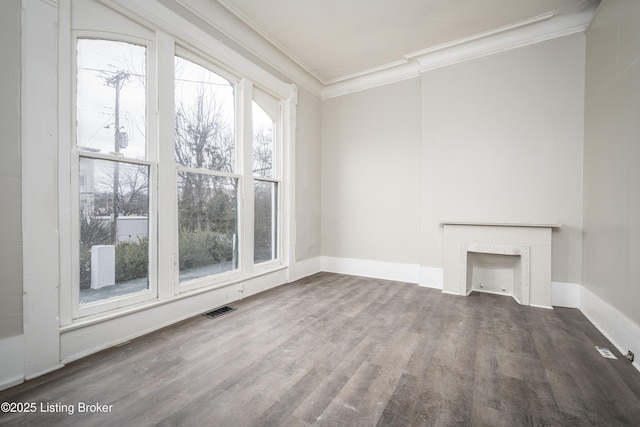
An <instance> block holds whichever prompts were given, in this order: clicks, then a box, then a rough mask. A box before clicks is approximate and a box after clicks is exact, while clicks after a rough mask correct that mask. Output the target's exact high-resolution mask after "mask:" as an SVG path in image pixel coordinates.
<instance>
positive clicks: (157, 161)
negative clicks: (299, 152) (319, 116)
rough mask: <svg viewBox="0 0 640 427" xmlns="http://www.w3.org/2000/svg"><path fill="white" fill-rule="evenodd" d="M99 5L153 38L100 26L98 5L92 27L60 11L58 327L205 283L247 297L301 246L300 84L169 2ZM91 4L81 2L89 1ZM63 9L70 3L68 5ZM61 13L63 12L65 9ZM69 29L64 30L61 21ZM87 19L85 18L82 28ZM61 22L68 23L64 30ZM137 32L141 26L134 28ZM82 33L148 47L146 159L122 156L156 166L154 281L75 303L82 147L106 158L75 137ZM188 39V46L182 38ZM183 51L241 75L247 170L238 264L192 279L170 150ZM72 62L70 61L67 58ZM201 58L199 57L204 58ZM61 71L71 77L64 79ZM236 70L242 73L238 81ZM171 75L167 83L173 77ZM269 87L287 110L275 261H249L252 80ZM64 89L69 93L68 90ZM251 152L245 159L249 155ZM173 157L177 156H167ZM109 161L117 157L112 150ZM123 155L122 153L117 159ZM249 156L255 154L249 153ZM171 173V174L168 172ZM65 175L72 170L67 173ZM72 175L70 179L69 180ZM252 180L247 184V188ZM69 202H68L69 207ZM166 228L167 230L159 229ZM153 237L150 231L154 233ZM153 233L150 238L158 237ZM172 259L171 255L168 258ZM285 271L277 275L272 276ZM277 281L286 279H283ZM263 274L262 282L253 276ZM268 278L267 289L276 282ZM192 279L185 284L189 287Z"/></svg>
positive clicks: (241, 163) (105, 1)
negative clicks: (181, 264)
mask: <svg viewBox="0 0 640 427" xmlns="http://www.w3.org/2000/svg"><path fill="white" fill-rule="evenodd" d="M94 1H95V4H96V5H98V6H100V7H104V6H106V7H107V8H109V9H110V10H112V11H115V12H116V13H120V14H122V15H123V17H126V18H124V19H127V20H129V21H131V25H127V26H126V27H127V28H128V29H131V28H134V27H135V26H136V25H139V26H140V29H141V32H142V33H145V32H151V33H153V34H155V36H154V37H150V38H148V39H147V38H144V37H143V38H141V37H140V36H139V32H138V31H137V30H135V29H134V31H132V34H133V35H129V34H122V33H118V30H119V29H120V28H119V27H118V26H114V31H108V32H107V31H104V28H105V27H109V24H108V22H107V23H105V22H104V21H101V20H100V19H99V18H100V15H99V14H96V17H98V20H97V21H95V22H97V23H98V24H97V25H96V28H97V29H95V30H93V29H89V30H86V29H82V30H80V29H77V30H74V29H73V23H72V21H73V20H72V19H62V20H61V26H60V33H59V34H60V51H59V58H60V61H61V62H60V66H59V70H60V76H61V77H63V78H62V79H61V81H60V86H59V93H60V97H59V110H60V113H59V129H60V130H59V141H60V144H59V150H60V162H59V165H60V168H61V172H60V177H61V178H63V179H61V180H60V182H59V188H60V193H59V202H60V211H59V212H60V217H59V222H60V230H61V237H60V253H61V257H60V259H61V266H60V279H61V289H60V325H61V328H62V330H67V331H73V330H75V329H76V328H79V327H85V326H86V325H92V324H94V323H96V322H103V321H107V320H109V319H116V318H119V317H122V316H126V315H129V314H131V313H135V312H137V311H140V310H146V309H151V308H153V307H158V306H159V305H164V304H167V303H172V302H174V301H175V302H176V310H178V311H179V310H182V309H181V308H178V307H179V305H178V304H177V303H178V302H179V301H180V300H181V299H183V298H185V297H189V296H190V295H199V294H201V293H203V292H210V291H211V292H212V291H214V290H215V289H218V288H222V287H226V286H230V285H234V284H236V285H237V286H238V291H239V292H240V293H239V294H236V293H235V292H234V293H232V294H227V295H231V296H230V297H227V298H230V300H235V299H237V298H238V297H241V296H242V292H243V291H244V286H245V283H250V282H251V281H253V282H255V281H256V280H257V279H258V278H259V277H261V276H264V275H268V274H271V273H276V272H278V271H280V270H282V269H284V268H286V267H288V266H289V265H290V263H291V262H293V260H292V259H291V257H292V255H293V253H294V252H295V251H293V249H294V247H295V232H294V226H295V221H293V218H294V214H293V212H294V185H293V181H292V177H293V172H294V154H293V153H294V139H295V119H296V112H295V107H296V104H297V92H296V87H295V85H293V84H288V83H285V82H283V81H281V80H279V79H278V78H276V77H274V76H273V75H271V74H270V73H268V72H267V71H265V70H263V69H262V68H260V67H259V66H257V65H255V64H253V63H252V62H250V61H249V60H247V59H246V58H245V57H243V56H241V55H239V54H238V53H237V52H235V51H233V50H231V49H229V48H227V47H226V46H224V45H223V44H221V43H219V41H218V40H216V39H214V38H213V37H211V36H210V35H209V34H208V33H206V32H204V31H202V30H200V29H199V28H198V27H196V26H194V25H193V24H191V23H190V22H188V21H186V20H185V19H184V18H181V17H179V16H178V15H176V14H175V13H174V12H172V11H171V10H169V9H168V8H167V7H165V6H162V5H161V4H159V3H157V2H156V1H155V0H135V1H133V0H94ZM87 7H88V8H89V9H90V8H91V7H93V6H92V5H91V6H86V4H83V8H85V9H86V8H87ZM71 9H72V6H71V0H60V10H61V12H63V13H70V12H71ZM65 11H66V12H65ZM61 16H62V17H63V18H64V17H66V15H61ZM65 28H66V29H65ZM83 28H85V27H83ZM65 31H68V32H66V33H65ZM134 33H135V34H134ZM77 38H98V39H105V40H114V41H123V42H128V43H134V44H141V45H144V46H146V47H147V106H146V108H147V129H146V137H147V151H148V153H147V158H146V159H145V160H139V159H126V160H125V161H126V162H127V163H134V164H144V165H148V166H149V167H150V175H151V176H150V182H149V199H150V200H149V203H150V206H149V237H150V242H149V259H150V265H149V289H148V291H147V292H143V293H142V295H137V294H136V295H132V297H131V298H129V297H127V298H118V299H117V300H112V301H105V303H104V304H102V303H96V304H90V305H86V306H85V307H80V306H79V285H78V279H79V278H78V275H79V260H78V250H79V248H78V242H79V221H78V216H79V197H78V194H77V193H78V188H79V187H78V185H79V182H78V165H79V158H80V155H82V156H83V157H84V156H85V155H86V157H90V158H102V155H99V154H96V153H84V152H83V153H79V152H78V150H77V148H76V145H75V137H76V129H75V125H72V126H70V124H72V123H75V122H74V120H75V114H76V112H75V111H76V110H75V105H76V100H75V91H76V83H75V70H76V43H77ZM177 46H185V48H181V47H177ZM175 55H178V56H182V57H183V58H185V59H188V60H193V59H192V58H190V57H189V56H185V55H193V58H194V59H196V58H197V59H196V60H195V61H194V62H196V63H199V64H203V62H204V64H206V66H207V68H210V67H209V66H208V65H211V66H213V67H214V68H210V69H211V70H212V71H214V72H216V73H219V74H220V75H221V76H223V77H225V78H227V77H229V76H230V75H231V76H232V78H230V79H229V80H230V81H232V82H234V81H237V83H238V84H237V86H236V89H237V91H236V100H237V107H236V109H237V114H236V127H237V130H238V133H237V135H236V141H237V145H236V148H237V153H236V162H237V163H238V168H239V169H238V170H237V172H238V175H241V178H240V181H239V184H240V185H239V188H242V189H243V191H242V194H239V195H238V203H239V208H238V209H239V216H238V227H239V229H238V232H239V234H240V239H239V241H240V243H239V244H240V248H239V255H238V269H237V270H233V271H231V272H226V273H223V274H220V275H214V276H208V277H205V278H201V279H197V280H195V281H193V283H191V282H183V284H180V282H179V268H178V263H177V256H178V246H177V244H178V233H177V188H176V183H177V169H176V165H175V154H174V144H175V139H174V135H173V133H174V129H173V128H174V120H175V118H174V108H175V105H174V94H173V90H174V86H173V81H174V78H175V74H174V72H173V69H174V67H173V65H171V66H169V64H174V56H175ZM65 61H66V62H65ZM204 64H203V65H204ZM64 76H69V79H68V80H66V81H65V79H64ZM234 79H237V80H234ZM169 82H171V83H169ZM254 84H255V85H257V86H258V87H260V88H261V90H263V91H265V92H268V93H270V94H272V95H273V96H274V97H276V98H277V99H279V100H280V104H281V108H280V111H281V116H280V121H279V123H277V124H276V129H277V133H278V137H277V144H278V146H277V148H276V155H277V160H276V159H274V161H275V162H276V165H277V168H278V169H277V170H278V172H277V176H276V177H275V178H276V179H277V180H278V215H277V221H278V235H277V239H278V242H277V245H278V252H277V253H278V256H277V258H276V259H275V260H273V261H268V262H264V263H260V264H257V265H255V264H254V262H253V238H254V237H253V188H254V177H253V173H252V172H253V171H252V164H253V161H252V150H251V149H250V148H251V147H252V145H251V144H252V135H253V133H252V125H251V101H252V100H253V92H252V91H253V85H254ZM65 94H66V95H65ZM247 157H248V159H247ZM169 159H171V161H169ZM108 160H113V159H111V158H108ZM118 160H120V159H119V158H118ZM248 160H249V161H248ZM169 172H170V173H169ZM67 174H68V175H67ZM65 176H68V180H67V179H64V177H65ZM249 189H250V191H249ZM67 206H68V209H67ZM159 229H161V230H162V232H161V233H158V230H159ZM152 236H153V237H152ZM152 242H153V243H152ZM171 261H173V262H171ZM265 277H268V276H265ZM273 277H274V279H275V278H276V277H283V276H282V275H281V274H277V275H274V276H273ZM278 280H281V279H278ZM255 283H258V282H255ZM260 283H262V284H261V285H260V286H259V288H260V289H265V287H264V286H265V284H266V283H269V280H268V279H267V280H266V281H264V280H260ZM280 283H282V282H281V281H280V282H278V283H274V284H272V285H266V286H267V288H268V287H271V286H274V285H275V284H280ZM185 285H187V286H185Z"/></svg>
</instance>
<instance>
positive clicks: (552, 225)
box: [440, 221, 562, 229]
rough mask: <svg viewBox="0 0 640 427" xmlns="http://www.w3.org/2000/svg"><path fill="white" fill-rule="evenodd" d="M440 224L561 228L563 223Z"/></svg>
mask: <svg viewBox="0 0 640 427" xmlns="http://www.w3.org/2000/svg"><path fill="white" fill-rule="evenodd" d="M440 225H478V226H489V227H536V228H558V229H559V228H561V227H562V224H545V223H538V222H521V223H516V222H480V221H441V222H440Z"/></svg>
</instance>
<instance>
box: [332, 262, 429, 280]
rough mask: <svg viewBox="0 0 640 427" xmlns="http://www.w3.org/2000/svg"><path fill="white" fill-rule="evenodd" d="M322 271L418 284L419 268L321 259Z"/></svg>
mask: <svg viewBox="0 0 640 427" xmlns="http://www.w3.org/2000/svg"><path fill="white" fill-rule="evenodd" d="M321 266H322V271H326V272H329V273H340V274H350V275H353V276H364V277H371V278H373V279H383V280H395V281H398V282H407V283H418V280H419V268H420V267H419V266H418V265H417V264H404V263H395V262H384V261H372V260H364V259H354V258H337V257H328V256H323V257H322V262H321Z"/></svg>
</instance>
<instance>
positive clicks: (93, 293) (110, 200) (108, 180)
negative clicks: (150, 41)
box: [76, 39, 150, 306]
mask: <svg viewBox="0 0 640 427" xmlns="http://www.w3.org/2000/svg"><path fill="white" fill-rule="evenodd" d="M146 56H147V55H146V48H145V47H144V46H140V45H137V44H133V43H127V42H121V41H112V40H97V39H78V40H77V61H76V63H77V74H76V75H77V79H76V82H77V100H76V124H77V127H76V148H77V153H78V163H77V164H78V192H77V194H78V197H79V212H78V227H79V230H80V232H79V242H78V271H77V273H78V275H77V276H78V302H79V304H80V306H83V305H86V304H92V303H96V302H104V301H105V300H113V299H116V298H122V297H123V296H126V295H130V294H136V293H140V292H143V291H146V290H148V288H149V276H148V272H149V213H150V206H149V178H150V164H149V162H147V149H146V148H147V142H146V90H145V86H146Z"/></svg>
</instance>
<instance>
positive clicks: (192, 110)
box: [60, 0, 293, 325]
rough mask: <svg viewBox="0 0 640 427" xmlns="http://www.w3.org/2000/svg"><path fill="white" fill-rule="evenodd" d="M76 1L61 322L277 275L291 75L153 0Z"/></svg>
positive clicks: (115, 313)
mask: <svg viewBox="0 0 640 427" xmlns="http://www.w3.org/2000/svg"><path fill="white" fill-rule="evenodd" d="M107 3H109V2H107ZM68 4H69V5H70V8H71V11H72V12H75V13H72V14H71V15H72V17H71V22H70V27H71V36H70V38H69V42H70V49H69V52H70V54H71V55H70V61H69V63H70V65H69V66H70V67H71V68H70V70H69V72H70V80H69V85H70V87H69V89H70V90H69V93H70V95H69V102H68V103H69V113H68V116H65V115H64V114H61V117H66V118H67V120H68V121H64V120H63V119H62V118H61V122H60V124H61V128H62V129H64V127H68V123H70V124H71V129H72V130H71V131H70V134H69V135H68V138H66V140H68V141H69V142H68V145H66V144H67V143H65V142H64V140H65V138H61V147H63V148H62V149H61V153H63V154H64V153H70V157H68V169H69V177H70V180H69V181H70V183H71V186H70V187H67V186H68V183H61V190H60V191H61V194H63V196H61V197H62V203H61V212H62V215H61V224H62V225H64V223H63V221H65V218H67V219H68V224H69V225H67V226H66V227H67V229H69V231H70V232H69V234H70V235H71V238H70V241H69V242H68V244H69V246H67V247H65V248H64V249H65V251H66V252H65V255H63V256H62V258H63V264H65V265H68V266H69V267H68V269H67V270H64V271H63V272H62V274H63V275H67V276H68V278H69V280H68V282H70V283H69V284H68V288H67V287H66V286H67V285H64V286H63V289H61V307H62V309H61V313H62V316H61V319H62V320H61V324H62V325H70V324H72V323H73V322H74V321H80V324H82V322H83V321H84V320H87V322H88V323H91V322H92V321H93V319H92V318H91V316H94V315H99V316H104V315H105V313H106V312H109V313H108V314H107V316H111V315H113V316H119V315H121V314H122V313H125V312H127V311H129V310H130V308H131V306H132V305H135V306H136V307H135V308H133V311H135V312H137V311H138V310H140V309H146V308H147V307H151V306H156V305H164V304H167V303H172V302H173V301H172V300H173V299H178V298H185V297H186V298H191V297H194V298H195V296H196V295H200V294H202V293H208V292H217V291H214V290H216V289H222V288H224V287H227V286H230V285H233V284H238V286H239V287H240V288H241V289H240V290H239V291H240V293H237V292H227V291H224V294H225V295H227V298H230V299H231V298H232V297H239V296H241V295H242V293H241V292H244V288H243V286H244V283H246V282H245V281H246V280H247V279H252V278H255V277H257V276H260V277H261V278H260V281H262V282H263V281H264V278H268V277H269V275H271V273H274V274H273V275H272V276H273V277H274V278H275V277H276V276H277V277H280V278H279V279H278V280H279V283H281V282H282V272H281V271H280V272H279V273H276V272H277V271H279V270H281V268H282V267H284V266H286V265H287V260H286V257H285V256H283V254H285V255H288V253H287V252H286V250H287V245H286V243H283V242H286V239H285V238H283V230H286V227H283V224H284V225H286V224H285V221H287V219H288V217H287V212H288V209H287V208H284V209H283V206H285V207H286V206H289V205H288V204H287V203H288V202H289V199H288V197H289V195H288V194H287V193H286V191H285V188H287V187H286V184H287V180H286V179H284V176H285V175H286V174H285V171H286V170H287V169H286V168H285V166H284V164H285V162H283V160H282V159H283V152H284V150H283V147H284V142H283V141H284V140H285V138H286V137H285V136H284V134H285V129H290V127H287V126H288V125H285V124H283V117H284V115H283V113H282V110H283V108H289V107H288V106H289V105H291V102H292V101H291V100H292V95H293V92H292V87H291V86H290V85H288V84H285V83H283V82H281V81H279V80H277V79H275V78H274V77H273V76H271V75H269V74H268V73H266V72H265V71H264V70H261V69H259V68H258V67H256V66H254V65H251V64H250V63H248V62H247V61H246V59H245V58H241V57H239V56H238V55H237V54H235V53H234V52H230V51H229V50H228V48H225V47H223V46H222V45H219V44H216V43H211V40H209V41H208V42H205V41H203V42H202V43H200V42H199V39H200V38H206V36H204V35H202V34H201V33H199V32H198V34H199V37H195V38H194V37H193V36H187V33H184V32H183V31H182V30H183V29H182V27H181V26H173V27H172V28H171V29H170V30H171V31H172V32H167V31H168V30H166V29H164V30H163V29H161V28H155V29H154V28H153V21H154V18H153V15H154V13H155V12H156V8H155V6H154V7H151V8H150V9H146V12H148V13H145V14H144V15H145V16H144V17H143V18H141V22H144V25H140V24H139V23H138V22H136V20H135V19H133V18H134V17H135V13H132V14H131V17H129V16H128V15H129V14H127V16H125V14H121V13H118V12H115V11H114V10H111V9H109V7H108V6H106V5H105V4H103V3H102V2H97V1H91V0H83V1H74V0H71V2H70V3H68ZM123 7H125V8H126V5H125V6H123ZM144 7H146V6H143V9H144ZM162 10H164V9H162ZM165 12H166V11H165ZM162 13H164V12H161V14H162ZM130 18H131V19H130ZM176 19H179V17H176ZM158 22H165V21H163V20H162V19H158ZM184 25H185V26H187V27H188V26H189V24H186V23H184ZM180 35H183V36H184V37H183V38H181V37H180ZM185 40H189V41H190V42H189V43H186V42H185ZM221 52H222V54H220V53H221ZM283 106H286V107H283ZM61 111H65V109H64V108H61ZM67 147H68V149H67ZM67 150H68V151H67ZM62 167H63V168H64V167H66V166H64V165H63V166H62ZM64 194H68V196H65V195H64ZM66 198H68V203H66ZM66 205H69V206H70V207H69V211H68V212H64V209H65V207H64V206H66ZM67 248H68V249H67ZM67 259H68V263H67ZM67 276H65V277H67ZM65 282H66V281H65ZM221 292H222V291H221Z"/></svg>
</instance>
